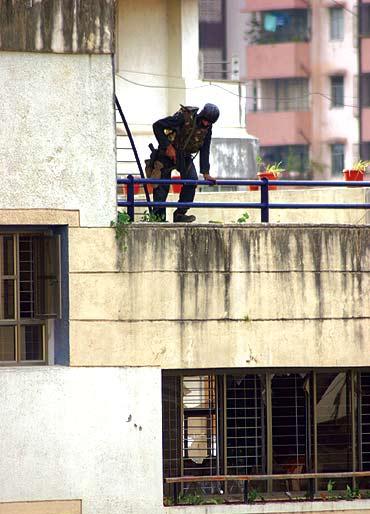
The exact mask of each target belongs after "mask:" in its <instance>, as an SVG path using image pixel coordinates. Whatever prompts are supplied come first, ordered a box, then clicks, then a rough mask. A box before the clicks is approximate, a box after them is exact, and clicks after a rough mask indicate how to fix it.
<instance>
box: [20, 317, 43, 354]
mask: <svg viewBox="0 0 370 514" xmlns="http://www.w3.org/2000/svg"><path fill="white" fill-rule="evenodd" d="M21 360H22V361H42V360H44V351H43V329H42V325H23V326H22V327H21Z"/></svg>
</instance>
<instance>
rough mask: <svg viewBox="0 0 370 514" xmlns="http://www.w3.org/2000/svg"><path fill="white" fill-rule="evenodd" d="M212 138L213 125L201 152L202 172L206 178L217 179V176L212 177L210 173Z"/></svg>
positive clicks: (200, 163)
mask: <svg viewBox="0 0 370 514" xmlns="http://www.w3.org/2000/svg"><path fill="white" fill-rule="evenodd" d="M211 139H212V127H210V128H209V130H208V134H207V135H206V138H205V140H204V143H203V146H202V148H201V149H200V152H199V165H200V172H201V174H202V175H203V177H204V180H212V181H216V179H215V178H213V177H211V175H210V174H209V169H210V164H209V152H210V148H211Z"/></svg>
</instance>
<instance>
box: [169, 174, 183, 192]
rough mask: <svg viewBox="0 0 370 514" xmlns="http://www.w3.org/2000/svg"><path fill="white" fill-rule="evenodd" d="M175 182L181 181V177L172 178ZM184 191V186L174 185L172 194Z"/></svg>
mask: <svg viewBox="0 0 370 514" xmlns="http://www.w3.org/2000/svg"><path fill="white" fill-rule="evenodd" d="M171 178H172V179H173V180H181V177H180V175H175V176H174V177H171ZM181 190H182V184H172V192H173V193H181Z"/></svg>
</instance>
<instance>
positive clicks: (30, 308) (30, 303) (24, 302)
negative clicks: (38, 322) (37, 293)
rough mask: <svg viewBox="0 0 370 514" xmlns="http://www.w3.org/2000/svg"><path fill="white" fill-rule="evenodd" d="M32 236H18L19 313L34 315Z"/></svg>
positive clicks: (28, 315) (21, 314)
mask: <svg viewBox="0 0 370 514" xmlns="http://www.w3.org/2000/svg"><path fill="white" fill-rule="evenodd" d="M33 258H34V256H33V248H32V238H31V237H28V236H24V237H23V236H22V237H20V238H19V305H20V308H19V315H20V317H21V318H33V317H34V304H35V298H34V262H33Z"/></svg>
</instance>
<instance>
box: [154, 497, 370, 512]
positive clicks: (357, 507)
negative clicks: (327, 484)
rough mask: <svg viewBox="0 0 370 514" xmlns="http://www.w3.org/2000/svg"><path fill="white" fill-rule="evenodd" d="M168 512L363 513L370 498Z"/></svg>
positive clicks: (172, 509)
mask: <svg viewBox="0 0 370 514" xmlns="http://www.w3.org/2000/svg"><path fill="white" fill-rule="evenodd" d="M164 509H165V510H164V512H166V513H167V514H180V513H182V512H184V513H186V514H193V513H194V514H226V513H227V514H245V513H246V512H248V514H260V513H261V514H285V513H286V514H290V513H292V514H293V513H295V512H297V513H304V512H307V513H309V514H311V513H314V512H318V513H320V512H337V511H340V512H342V511H343V512H346V511H347V512H350V513H351V514H352V513H355V512H356V511H359V512H360V514H363V513H364V511H365V510H368V511H369V512H370V500H353V501H347V500H338V501H322V500H317V501H307V502H301V501H289V500H288V501H286V502H271V503H260V504H258V503H256V504H250V503H249V504H247V505H246V504H243V505H242V504H239V505H225V504H223V505H179V506H177V507H164Z"/></svg>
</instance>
